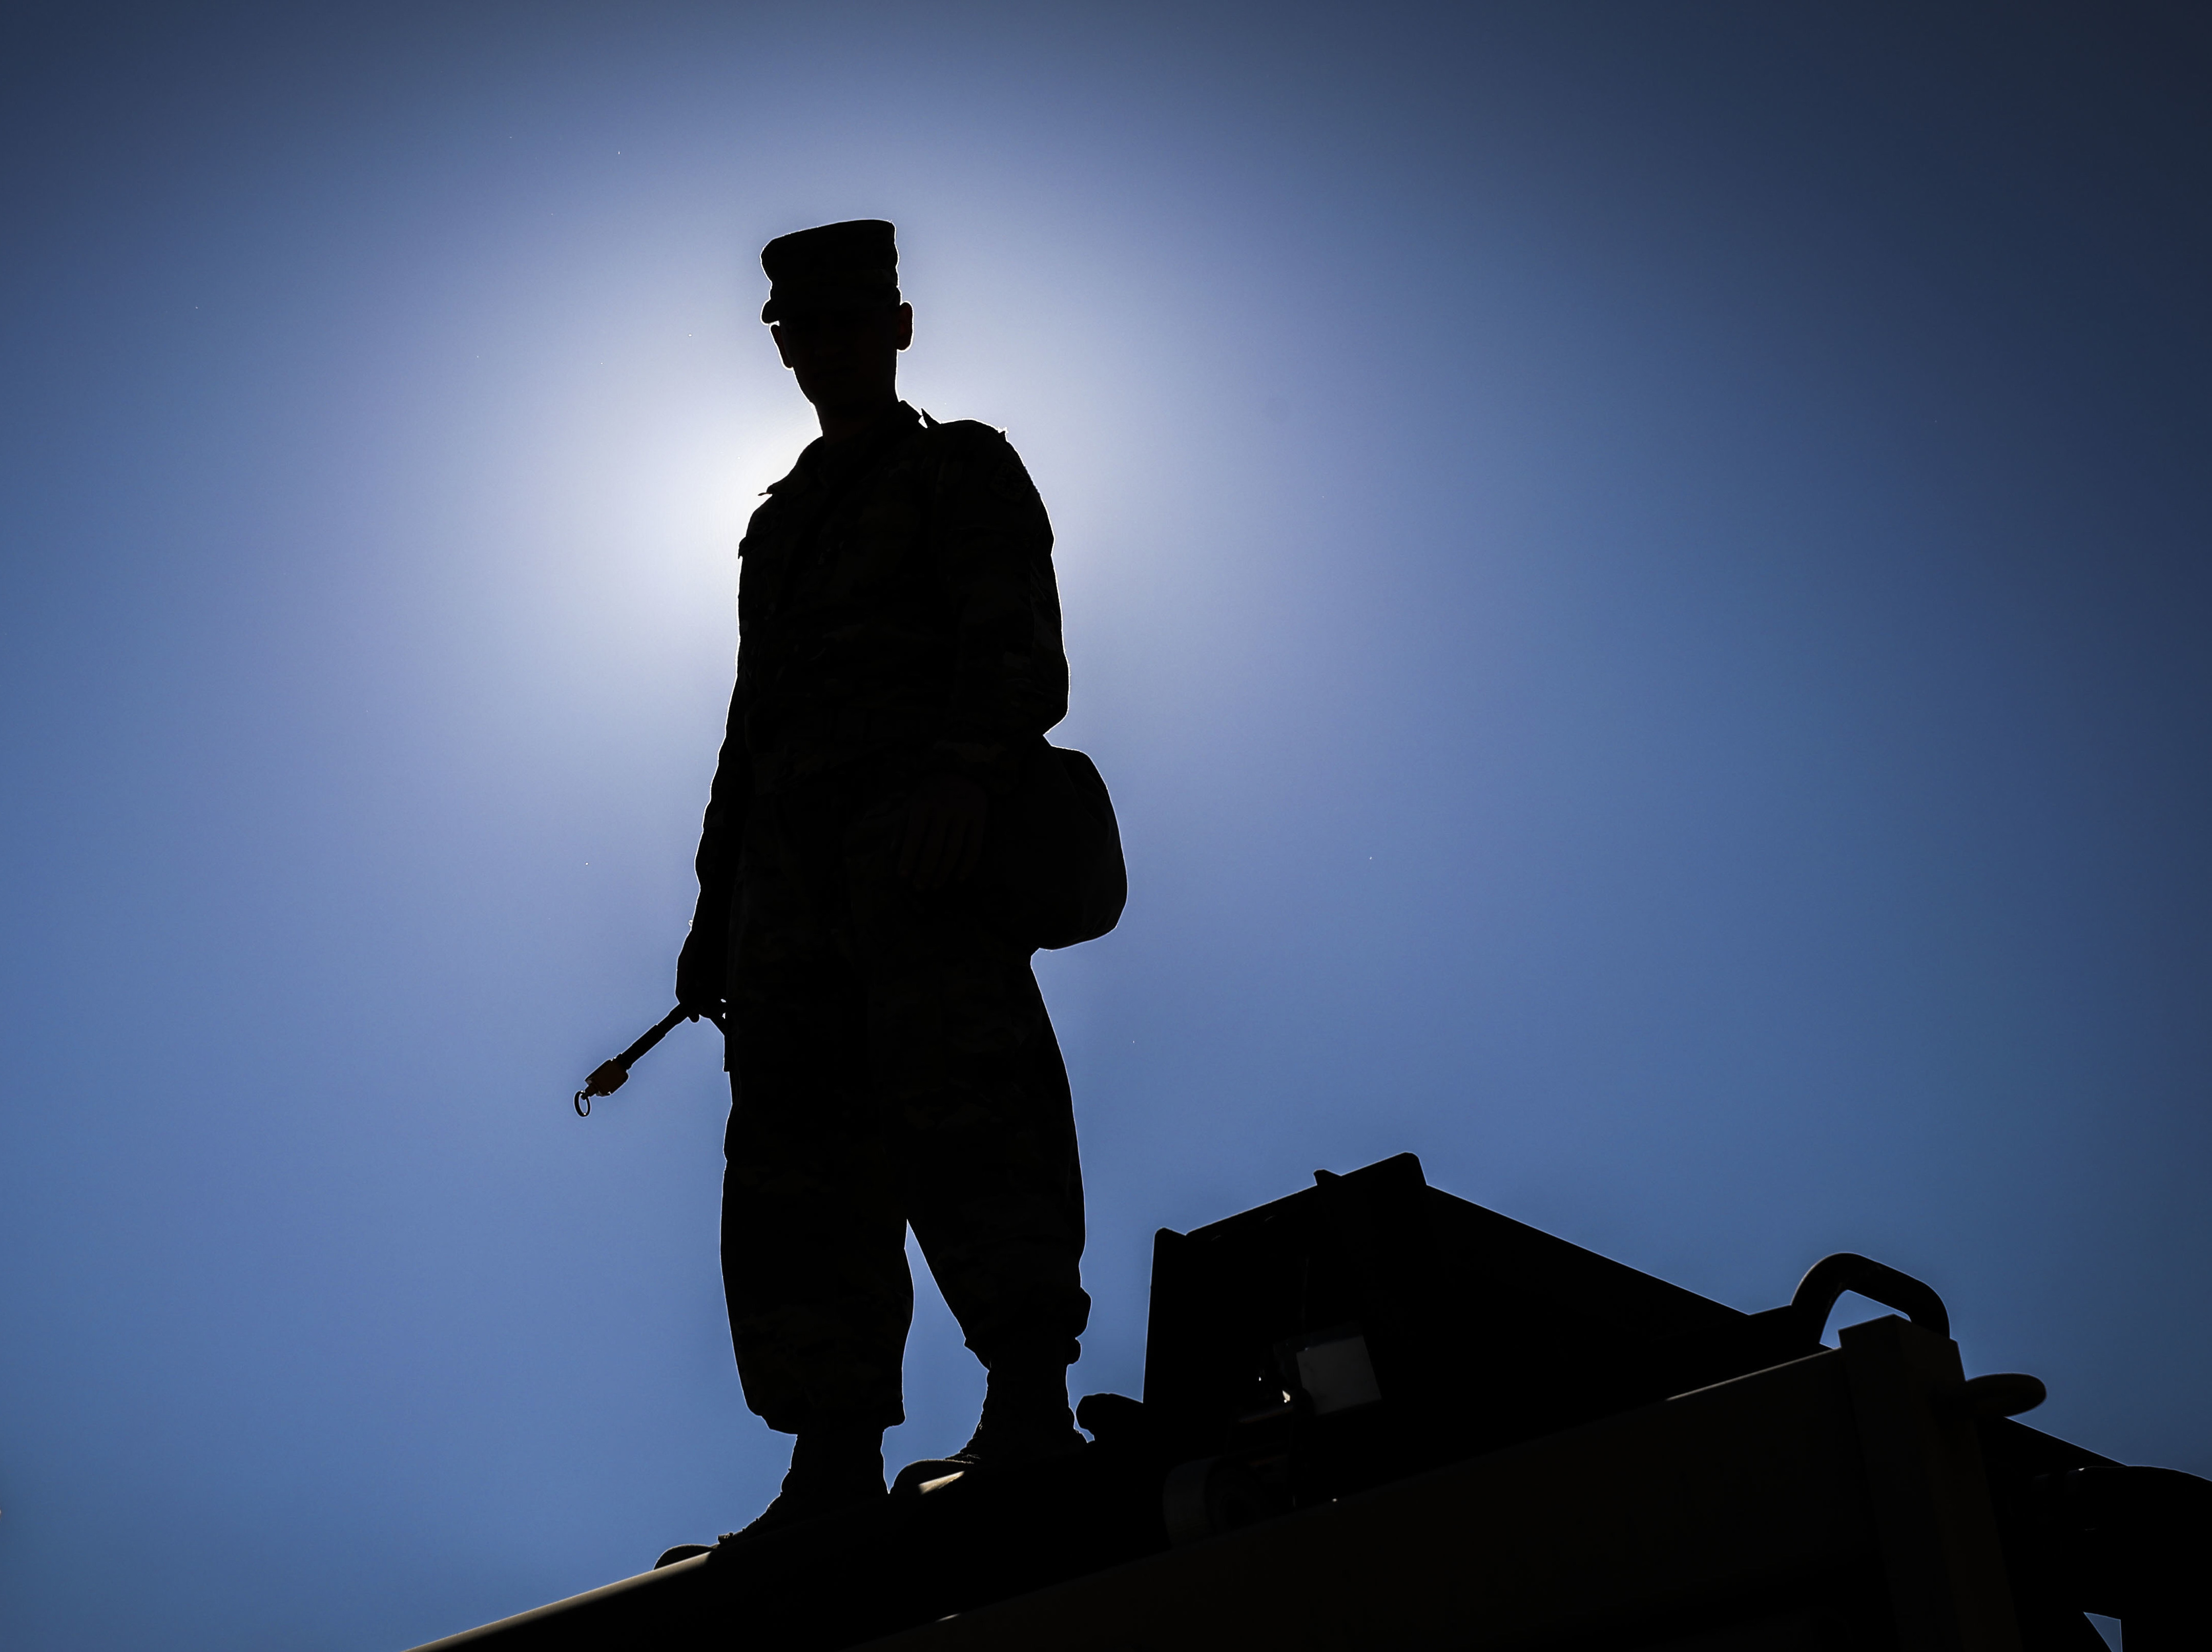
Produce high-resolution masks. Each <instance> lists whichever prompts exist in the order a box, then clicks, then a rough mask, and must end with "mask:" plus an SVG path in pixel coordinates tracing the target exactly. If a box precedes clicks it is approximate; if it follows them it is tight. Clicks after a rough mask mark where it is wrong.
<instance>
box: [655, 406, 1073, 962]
mask: <svg viewBox="0 0 2212 1652" xmlns="http://www.w3.org/2000/svg"><path fill="white" fill-rule="evenodd" d="M738 556H739V559H740V569H741V572H740V575H739V583H738V682H737V688H736V690H735V692H734V693H733V694H732V695H731V698H730V714H729V721H728V725H727V727H726V732H725V736H724V738H723V742H722V751H721V759H720V763H719V765H718V767H717V768H716V770H715V774H714V789H713V791H712V793H711V794H710V797H709V800H708V807H707V817H706V820H705V822H704V826H703V830H702V833H701V836H700V841H699V854H698V861H697V865H698V872H699V896H700V899H699V912H698V916H697V917H696V918H695V919H694V921H693V927H694V929H695V931H697V930H700V929H702V927H703V925H702V920H705V923H706V924H711V925H712V926H714V929H715V930H718V931H719V930H720V928H721V927H722V926H724V925H725V924H726V921H727V920H726V914H727V912H728V910H729V905H728V903H729V900H730V895H731V891H732V888H733V886H734V883H735V879H736V874H737V859H738V841H739V836H740V834H741V832H742V829H743V826H744V816H745V812H746V805H747V804H748V803H749V801H750V799H751V798H752V797H753V795H754V794H755V793H756V792H765V791H773V790H777V789H780V788H781V787H785V786H787V785H790V784H792V783H793V782H795V781H799V780H805V778H806V777H807V776H808V775H810V774H818V773H821V772H823V771H824V770H826V769H829V768H835V767H838V766H841V765H842V764H844V763H847V762H852V761H854V760H855V759H858V758H860V757H863V756H870V755H878V756H890V759H891V762H892V772H893V773H894V774H902V775H906V776H913V777H918V776H920V775H921V774H930V773H933V772H937V771H940V770H944V771H950V772H951V773H955V774H965V775H968V776H969V777H970V778H972V779H974V780H977V781H978V782H980V783H981V785H982V786H983V787H985V789H986V790H987V791H989V792H991V793H993V794H994V795H997V796H1004V795H1006V793H1009V792H1010V791H1011V790H1012V787H1013V786H1014V783H1015V778H1016V775H1017V773H1018V768H1019V765H1020V761H1021V757H1022V756H1023V755H1024V751H1025V750H1028V749H1030V747H1032V746H1033V745H1034V744H1035V743H1036V741H1037V740H1038V739H1039V738H1041V737H1042V735H1043V733H1044V732H1045V731H1046V730H1047V729H1049V728H1050V727H1052V726H1053V725H1054V724H1055V723H1057V722H1059V721H1060V719H1061V718H1062V717H1064V716H1065V715H1066V712H1067V656H1066V652H1065V651H1064V649H1063V647H1062V646H1061V643H1060V593H1059V590H1058V588H1057V586H1055V584H1054V580H1053V570H1052V525H1051V523H1050V521H1049V520H1048V519H1047V517H1046V515H1045V509H1044V504H1043V501H1042V500H1040V499H1039V498H1038V497H1037V491H1036V486H1035V485H1034V484H1033V483H1031V482H1030V477H1029V472H1028V471H1025V470H1024V468H1023V466H1022V462H1021V459H1020V458H1019V457H1018V455H1017V454H1016V453H1015V452H1014V450H1013V448H1012V446H1011V445H1009V444H1008V442H1007V441H1006V438H1005V437H1004V436H1003V435H1001V434H1000V433H999V432H997V431H995V430H994V429H992V428H990V427H988V426H987V425H983V424H978V423H976V422H973V421H971V420H962V421H959V422H954V423H951V424H939V423H937V422H935V421H933V420H932V419H930V418H929V417H928V416H927V415H924V414H921V413H917V412H916V411H915V410H914V409H913V408H911V407H908V405H907V404H905V403H904V402H901V403H900V404H898V406H897V408H896V410H894V411H893V412H891V413H890V414H887V415H886V416H885V417H884V422H882V423H881V424H879V425H878V427H877V428H875V429H873V430H872V431H869V432H868V433H866V434H863V435H860V436H857V437H854V438H853V439H852V443H851V445H850V446H848V447H847V448H845V449H842V450H833V449H829V448H827V447H825V446H824V444H823V443H822V442H821V441H819V440H817V441H815V442H813V443H811V445H810V446H808V447H807V448H806V450H805V452H802V453H801V454H800V455H799V462H798V464H797V465H793V467H792V471H791V473H790V474H789V475H788V476H787V477H784V478H783V479H782V480H781V481H780V482H778V483H775V484H774V485H773V486H771V487H770V488H769V490H768V499H767V501H765V502H764V503H763V505H762V506H761V507H760V508H759V509H758V510H757V511H755V512H754V513H753V517H752V520H751V522H750V524H749V525H747V527H746V530H745V537H744V542H743V544H740V545H739V547H738Z"/></svg>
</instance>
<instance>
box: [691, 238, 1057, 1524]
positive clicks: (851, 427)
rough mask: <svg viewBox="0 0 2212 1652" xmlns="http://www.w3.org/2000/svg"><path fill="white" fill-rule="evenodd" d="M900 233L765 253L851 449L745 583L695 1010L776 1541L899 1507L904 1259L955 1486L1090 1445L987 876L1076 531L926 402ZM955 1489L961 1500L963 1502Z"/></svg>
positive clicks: (778, 331)
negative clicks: (925, 1281) (939, 1337)
mask: <svg viewBox="0 0 2212 1652" xmlns="http://www.w3.org/2000/svg"><path fill="white" fill-rule="evenodd" d="M897 257H898V255H897V251H896V246H895V243H894V240H893V232H892V227H891V226H890V224H888V223H883V222H876V221H873V220H867V221H861V222H850V223H839V224H829V225H825V226H823V228H818V229H809V230H802V231H800V232H799V233H798V234H791V235H785V236H781V237H780V238H779V239H777V240H773V241H770V242H769V245H768V246H767V247H766V248H765V249H764V250H763V252H762V254H761V263H762V265H763V268H764V269H765V270H767V272H768V276H769V281H770V283H771V289H770V294H769V301H768V303H767V305H766V307H763V310H762V311H761V319H762V320H763V321H765V322H768V323H769V324H770V325H771V327H772V329H773V332H772V336H773V337H774V338H775V346H776V350H777V352H778V354H779V355H781V357H782V358H783V362H784V365H785V366H786V367H789V368H790V369H791V370H792V372H793V374H794V375H795V376H796V378H797V380H798V381H799V391H800V392H801V393H802V394H803V395H805V398H807V400H808V401H810V402H811V403H812V404H814V408H815V410H816V412H817V415H818V416H819V418H820V422H821V427H822V435H821V438H820V440H817V441H815V442H813V443H811V445H810V446H808V447H807V448H806V449H805V452H802V453H800V455H799V462H798V464H797V465H794V466H793V469H792V471H791V474H790V475H788V476H787V477H784V478H783V480H782V481H781V482H778V483H775V486H774V487H772V488H771V489H769V497H768V500H767V502H766V503H764V504H763V505H762V506H761V507H760V508H759V509H758V510H757V511H756V512H755V513H754V514H753V518H752V521H751V523H750V525H749V527H748V528H747V530H746V532H745V538H744V544H743V545H742V546H741V547H740V550H739V556H740V557H741V559H742V560H741V564H740V566H741V574H740V581H739V589H738V631H739V637H740V646H739V652H738V681H737V689H736V692H735V693H734V694H733V695H732V697H731V701H730V716H729V725H728V732H727V735H726V738H725V739H724V741H723V744H722V751H721V761H720V767H719V768H717V770H716V771H715V775H714V790H713V793H712V796H711V799H710V801H709V803H708V808H707V817H706V823H705V829H704V831H703V832H702V835H701V837H700V842H699V855H698V871H699V905H698V910H697V914H696V916H695V917H694V918H693V920H692V924H691V933H690V938H689V939H688V940H687V941H686V942H685V943H684V951H683V957H682V958H681V960H680V961H679V962H678V965H677V981H676V991H677V997H678V1001H679V1002H680V1003H681V1004H683V1005H684V1006H686V1007H688V1008H693V1009H699V1010H705V1009H708V1008H710V1007H718V1006H720V1005H724V1004H726V1007H727V1014H728V1022H727V1024H728V1030H729V1042H728V1052H729V1055H728V1061H727V1066H728V1067H729V1069H730V1074H731V1085H730V1087H731V1094H732V1102H733V1105H732V1109H731V1114H730V1123H729V1131H728V1134H727V1136H726V1139H725V1142H724V1151H725V1152H726V1156H727V1158H728V1169H727V1173H726V1180H725V1181H724V1185H723V1196H722V1274H723V1281H724V1286H725V1289H726V1293H727V1296H728V1299H729V1310H730V1331H731V1335H732V1339H733V1341H734V1342H735V1344H736V1347H737V1357H738V1372H739V1375H740V1376H741V1377H742V1378H743V1380H744V1392H745V1399H746V1402H747V1403H748V1404H749V1405H750V1406H751V1407H752V1409H753V1410H754V1411H756V1412H758V1413H759V1414H760V1415H761V1417H762V1418H764V1419H765V1420H766V1421H767V1423H768V1424H769V1427H770V1428H773V1429H776V1430H781V1431H782V1432H784V1433H787V1434H795V1435H797V1436H798V1440H797V1442H796V1444H795V1446H794V1448H793V1452H792V1461H791V1472H790V1473H789V1474H788V1475H787V1477H786V1478H785V1479H784V1482H783V1490H782V1493H781V1496H779V1497H777V1498H776V1499H775V1502H774V1503H772V1504H771V1505H770V1506H769V1509H768V1511H767V1513H765V1514H763V1515H762V1516H761V1517H760V1519H759V1520H758V1521H755V1522H754V1527H748V1528H747V1529H749V1530H750V1529H754V1528H755V1527H760V1526H763V1525H772V1524H781V1523H784V1522H786V1521H789V1520H791V1519H793V1518H798V1517H805V1516H811V1515H817V1514H821V1513H827V1512H830V1511H833V1510H836V1509H840V1508H842V1507H845V1506H846V1505H848V1504H851V1503H858V1502H862V1501H866V1500H867V1499H870V1498H873V1497H881V1496H882V1495H883V1494H884V1480H883V1456H882V1449H883V1430H884V1429H885V1428H886V1427H889V1426H890V1425H892V1424H896V1423H899V1422H901V1421H902V1420H903V1418H904V1415H905V1412H904V1407H903V1405H902V1399H901V1393H900V1381H899V1378H900V1364H901V1360H902V1354H903V1351H904V1347H905V1342H906V1334H907V1327H908V1321H909V1320H910V1319H911V1317H912V1313H913V1303H914V1294H913V1282H912V1279H911V1278H910V1277H909V1275H908V1271H907V1263H906V1251H905V1230H906V1229H907V1227H908V1224H911V1225H912V1227H913V1229H914V1233H915V1238H916V1239H917V1240H918V1241H919V1242H921V1249H922V1253H923V1254H924V1255H925V1256H926V1257H927V1259H928V1261H929V1266H930V1271H931V1272H933V1274H934V1275H935V1276H936V1278H937V1282H938V1285H939V1288H940V1289H941V1290H942V1291H944V1294H945V1301H946V1303H948V1304H949V1305H950V1306H951V1309H952V1312H953V1314H954V1315H955V1316H956V1317H957V1319H958V1321H959V1322H960V1327H961V1329H962V1331H963V1333H965V1335H966V1338H967V1341H968V1345H969V1348H971V1349H973V1350H974V1351H975V1354H976V1355H977V1357H979V1358H981V1361H982V1362H983V1364H985V1366H987V1368H988V1370H989V1373H990V1376H989V1388H988V1395H987V1399H986V1400H985V1402H984V1406H983V1415H982V1418H981V1424H979V1426H978V1427H977V1429H976V1430H975V1436H974V1437H973V1438H972V1439H971V1440H969V1442H968V1444H967V1445H966V1446H965V1447H964V1448H963V1449H962V1450H961V1451H960V1452H958V1453H957V1454H955V1456H954V1457H953V1458H952V1459H950V1460H948V1461H950V1462H951V1463H952V1464H954V1465H972V1464H978V1463H982V1464H991V1463H1000V1462H1016V1461H1028V1460H1031V1459H1035V1458H1037V1457H1042V1456H1049V1455H1057V1454H1059V1453H1062V1452H1066V1451H1071V1450H1073V1449H1077V1448H1078V1447H1079V1445H1080V1444H1081V1443H1082V1436H1080V1435H1079V1434H1077V1433H1076V1432H1075V1430H1074V1427H1073V1422H1072V1420H1071V1418H1070V1417H1069V1414H1068V1408H1067V1384H1066V1372H1067V1366H1068V1364H1069V1362H1070V1361H1071V1360H1073V1358H1074V1357H1075V1354H1076V1338H1077V1337H1078V1336H1079V1334H1080V1333H1081V1332H1082V1330H1083V1328H1084V1325H1085V1321H1086V1320H1087V1318H1088V1316H1089V1312H1090V1298H1089V1297H1086V1296H1085V1294H1084V1291H1083V1289H1082V1286H1081V1285H1080V1283H1079V1278H1078V1271H1077V1260H1078V1258H1079V1255H1080V1254H1081V1251H1082V1248H1083V1189H1082V1180H1081V1175H1080V1172H1079V1169H1078V1168H1077V1163H1076V1149H1075V1128H1074V1120H1073V1111H1072V1108H1071V1107H1070V1104H1069V1097H1068V1090H1067V1077H1066V1069H1065V1068H1064V1067H1063V1066H1062V1065H1061V1061H1060V1048H1059V1045H1058V1043H1057V1042H1056V1041H1055V1040H1054V1036H1053V1031H1052V1025H1051V1023H1050V1022H1049V1021H1048V1019H1047V1017H1046V1015H1045V1006H1044V1001H1043V999H1042V997H1040V996H1039V994H1038V992H1037V987H1036V978H1035V977H1034V976H1033V975H1031V973H1030V946H1029V944H1026V943H1024V941H1023V940H1022V939H1021V938H1018V936H1015V935H1013V934H1012V933H1011V932H1009V929H1008V926H1006V924H1005V923H1003V922H1002V921H1000V920H999V917H1000V908H999V907H998V906H996V905H994V899H993V896H992V892H991V890H990V889H989V887H988V879H987V878H978V877H977V876H976V875H975V874H976V869H977V866H978V864H979V861H980V860H981V859H982V858H983V857H984V856H985V853H986V844H987V838H988V837H989V836H990V834H991V832H992V827H993V822H994V809H998V808H1000V805H1001V804H1002V803H1003V802H1004V800H1006V799H1008V798H1009V797H1010V796H1011V795H1012V792H1013V788H1014V787H1015V785H1016V781H1017V778H1018V774H1019V772H1020V768H1021V762H1022V759H1023V758H1024V756H1025V755H1026V754H1028V753H1030V752H1031V751H1033V750H1036V749H1038V748H1039V747H1040V746H1041V744H1042V737H1043V734H1044V732H1045V731H1046V730H1047V729H1048V728H1050V727H1051V726H1053V725H1054V724H1055V723H1057V722H1058V721H1059V720H1060V718H1061V717H1062V716H1063V715H1065V714H1066V708H1067V661H1066V655H1065V653H1063V652H1062V649H1061V646H1060V598H1059V594H1058V592H1057V589H1056V587H1055V586H1054V579H1053V570H1052V529H1051V525H1050V524H1049V522H1048V520H1047V519H1046V516H1045V511H1044V506H1043V504H1042V501H1040V500H1039V499H1038V497H1037V493H1036V488H1035V487H1034V486H1033V485H1032V484H1031V483H1030V478H1029V474H1028V472H1027V471H1024V469H1023V468H1022V463H1021V460H1020V459H1018V457H1017V456H1016V455H1015V452H1014V450H1013V449H1012V447H1011V446H1008V445H1007V443H1006V440H1005V438H1004V437H1002V436H1000V434H998V432H996V431H994V430H992V429H990V428H987V426H984V425H981V424H976V423H973V422H966V421H963V422H957V423H951V424H939V423H937V422H935V421H933V420H932V419H930V418H929V417H928V416H927V415H925V414H921V413H918V412H916V411H915V410H914V409H913V408H911V407H909V406H908V405H907V404H905V403H904V402H902V401H900V400H899V399H898V394H897V390H896V379H897V367H898V353H899V352H900V351H901V350H902V349H906V348H907V345H908V343H909V342H910V341H911V339H912V337H913V331H914V312H913V309H912V307H911V306H908V305H907V304H904V303H902V302H901V301H900V298H899V291H898V276H897ZM945 1472H947V1473H950V1472H951V1468H949V1467H948V1468H947V1469H946V1470H945Z"/></svg>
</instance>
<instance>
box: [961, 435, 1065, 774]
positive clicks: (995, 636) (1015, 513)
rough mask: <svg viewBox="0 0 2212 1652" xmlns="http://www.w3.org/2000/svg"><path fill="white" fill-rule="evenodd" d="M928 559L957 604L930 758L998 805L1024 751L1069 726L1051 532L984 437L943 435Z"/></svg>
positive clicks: (1015, 464)
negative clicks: (948, 682) (948, 680)
mask: <svg viewBox="0 0 2212 1652" xmlns="http://www.w3.org/2000/svg"><path fill="white" fill-rule="evenodd" d="M936 434H937V435H938V437H939V440H942V441H943V442H944V445H945V456H944V459H943V463H942V465H940V467H939V471H938V476H937V480H936V497H935V499H934V500H933V509H932V518H933V522H932V531H931V536H930V538H931V540H932V550H933V554H934V556H935V558H936V562H937V567H938V573H939V578H940V579H941V580H943V582H944V586H945V590H946V592H948V593H949V594H950V596H951V603H952V608H953V614H954V620H955V626H956V647H955V653H954V662H953V674H952V689H951V697H950V700H949V701H948V703H947V707H946V716H945V728H944V730H943V732H942V734H941V736H940V738H939V741H938V749H937V752H936V755H937V756H939V758H940V759H941V760H942V762H943V763H944V765H945V768H947V769H948V770H950V771H951V772H952V773H955V774H963V775H966V776H967V777H969V778H970V779H972V780H977V781H979V782H980V783H981V785H982V786H983V787H984V788H985V789H986V790H987V791H989V792H992V793H997V794H1000V795H1003V794H1004V793H1007V792H1009V791H1011V790H1012V788H1013V786H1014V782H1015V777H1016V774H1017V773H1018V769H1019V767H1020V762H1021V758H1022V756H1023V753H1024V750H1026V749H1027V748H1028V747H1029V746H1030V744H1032V743H1033V742H1035V741H1036V738H1038V737H1039V736H1040V735H1042V733H1043V732H1045V731H1046V730H1047V729H1048V728H1050V727H1052V726H1053V725H1054V724H1055V723H1057V722H1059V721H1060V719H1061V718H1063V717H1065V716H1066V714H1067V653H1066V648H1065V647H1064V645H1063V644H1062V642H1061V641H1060V589H1059V586H1058V584H1057V582H1056V581H1055V580H1054V578H1053V569H1052V523H1051V520H1050V519H1049V518H1048V517H1047V516H1046V514H1045V508H1044V501H1042V499H1040V498H1039V497H1038V496H1037V490H1036V484H1035V483H1032V482H1031V481H1030V475H1029V471H1027V470H1026V469H1025V468H1024V466H1023V465H1022V461H1021V459H1020V457H1019V456H1018V454H1017V453H1016V452H1014V450H1013V447H1012V445H1011V444H1010V443H1008V441H1007V440H1006V438H1005V437H1004V436H1002V435H1000V434H999V433H998V432H997V431H995V430H993V429H991V428H989V427H988V426H986V425H981V424H973V423H969V422H962V423H960V424H957V425H954V424H948V425H943V426H940V427H939V428H938V431H937V433H936Z"/></svg>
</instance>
